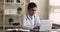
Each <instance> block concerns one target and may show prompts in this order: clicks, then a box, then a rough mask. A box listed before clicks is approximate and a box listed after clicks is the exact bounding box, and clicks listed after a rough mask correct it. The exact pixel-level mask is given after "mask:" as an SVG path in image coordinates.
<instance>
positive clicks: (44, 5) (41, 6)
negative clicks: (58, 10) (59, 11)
mask: <svg viewBox="0 0 60 32" xmlns="http://www.w3.org/2000/svg"><path fill="white" fill-rule="evenodd" d="M30 2H35V3H36V4H37V6H38V8H37V14H38V15H39V16H40V18H41V19H48V18H49V15H48V14H49V10H48V6H49V1H48V0H31V1H30Z"/></svg>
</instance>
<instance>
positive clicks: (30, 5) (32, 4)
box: [27, 2, 37, 10]
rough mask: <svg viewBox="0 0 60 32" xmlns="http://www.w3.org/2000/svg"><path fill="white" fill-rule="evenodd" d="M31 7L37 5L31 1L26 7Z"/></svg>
mask: <svg viewBox="0 0 60 32" xmlns="http://www.w3.org/2000/svg"><path fill="white" fill-rule="evenodd" d="M33 7H37V5H36V4H35V3H34V2H31V3H29V4H28V7H27V8H28V10H29V9H31V8H33Z"/></svg>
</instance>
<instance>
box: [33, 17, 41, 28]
mask: <svg viewBox="0 0 60 32" xmlns="http://www.w3.org/2000/svg"><path fill="white" fill-rule="evenodd" d="M36 23H37V24H36V26H35V27H34V28H33V29H40V25H41V20H40V18H39V16H36Z"/></svg>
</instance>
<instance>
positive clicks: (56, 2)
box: [50, 0, 60, 6]
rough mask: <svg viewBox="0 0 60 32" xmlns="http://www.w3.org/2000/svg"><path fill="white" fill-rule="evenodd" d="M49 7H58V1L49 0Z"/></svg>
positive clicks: (59, 4)
mask: <svg viewBox="0 0 60 32" xmlns="http://www.w3.org/2000/svg"><path fill="white" fill-rule="evenodd" d="M50 5H52V6H60V0H50Z"/></svg>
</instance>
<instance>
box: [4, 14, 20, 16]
mask: <svg viewBox="0 0 60 32" xmlns="http://www.w3.org/2000/svg"><path fill="white" fill-rule="evenodd" d="M5 15H11V16H21V14H5Z"/></svg>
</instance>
